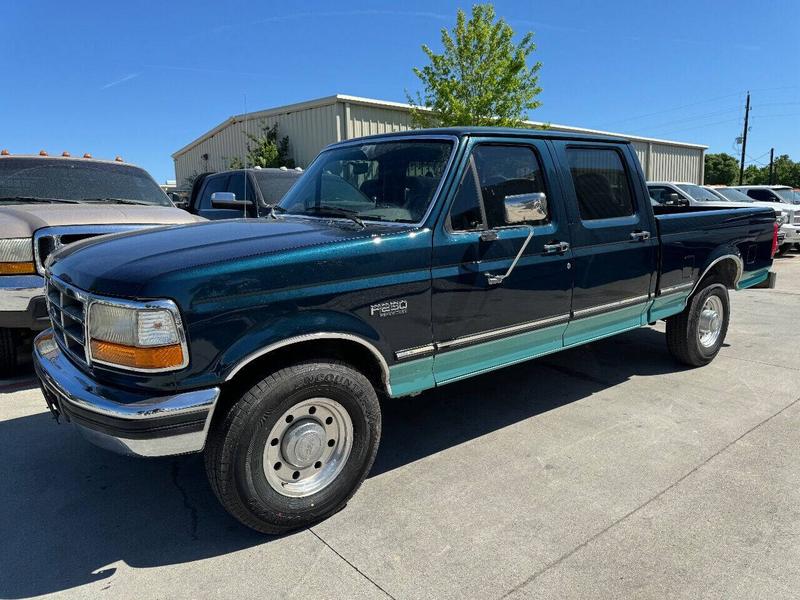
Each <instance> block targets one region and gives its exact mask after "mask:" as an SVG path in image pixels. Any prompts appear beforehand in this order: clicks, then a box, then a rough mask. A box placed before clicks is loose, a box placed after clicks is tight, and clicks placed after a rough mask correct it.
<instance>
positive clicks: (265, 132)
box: [229, 122, 295, 169]
mask: <svg viewBox="0 0 800 600" xmlns="http://www.w3.org/2000/svg"><path fill="white" fill-rule="evenodd" d="M260 128H261V133H260V134H258V135H253V134H252V133H249V132H245V135H246V136H247V140H248V142H247V157H246V160H243V159H242V158H240V157H238V156H237V157H235V158H233V159H231V161H230V164H229V167H230V168H231V169H242V168H244V167H245V166H248V167H262V168H267V167H288V168H290V169H293V168H294V166H295V163H294V160H293V159H292V157H291V155H290V154H289V136H284V137H282V138H280V139H278V124H277V123H275V124H274V125H273V126H272V127H269V126H268V125H266V124H265V123H263V122H262V123H261V124H260Z"/></svg>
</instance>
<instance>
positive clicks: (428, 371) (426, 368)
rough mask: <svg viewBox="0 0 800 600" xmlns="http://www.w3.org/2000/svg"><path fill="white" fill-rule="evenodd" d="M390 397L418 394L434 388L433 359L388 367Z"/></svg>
mask: <svg viewBox="0 0 800 600" xmlns="http://www.w3.org/2000/svg"><path fill="white" fill-rule="evenodd" d="M389 386H390V388H391V393H390V395H391V396H392V397H393V398H398V397H400V396H410V395H412V394H418V393H419V392H422V391H424V390H427V389H430V388H432V387H436V380H434V378H433V357H432V356H427V357H425V358H418V359H416V360H410V361H408V362H402V363H398V364H396V365H392V366H391V367H389Z"/></svg>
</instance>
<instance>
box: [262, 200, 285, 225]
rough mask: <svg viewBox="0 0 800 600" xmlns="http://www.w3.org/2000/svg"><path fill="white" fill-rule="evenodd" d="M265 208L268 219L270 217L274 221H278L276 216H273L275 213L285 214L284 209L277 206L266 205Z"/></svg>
mask: <svg viewBox="0 0 800 600" xmlns="http://www.w3.org/2000/svg"><path fill="white" fill-rule="evenodd" d="M266 208H267V210H268V211H269V212H267V216H268V217H272V218H273V219H275V220H276V221H277V220H278V215H276V214H275V211H277V212H279V213H285V212H286V209H285V208H283V207H282V206H281V205H279V204H267V206H266Z"/></svg>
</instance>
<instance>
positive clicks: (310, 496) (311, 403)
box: [205, 361, 381, 534]
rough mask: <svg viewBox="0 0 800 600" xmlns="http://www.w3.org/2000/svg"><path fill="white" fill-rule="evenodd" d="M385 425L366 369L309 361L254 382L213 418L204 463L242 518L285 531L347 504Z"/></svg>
mask: <svg viewBox="0 0 800 600" xmlns="http://www.w3.org/2000/svg"><path fill="white" fill-rule="evenodd" d="M380 434H381V413H380V405H379V403H378V398H377V395H376V393H375V390H374V388H373V387H372V385H371V384H370V382H369V380H368V379H367V378H366V377H365V376H364V375H362V374H361V373H359V372H358V371H356V370H355V369H353V368H352V367H350V366H349V365H346V364H344V363H340V362H335V361H326V362H322V361H320V362H317V361H313V362H304V363H300V364H297V365H293V366H290V367H287V368H285V369H281V370H279V371H277V372H275V373H273V374H272V375H270V376H269V377H266V378H265V379H263V380H262V381H260V382H259V383H257V384H256V385H254V386H253V387H252V388H251V389H250V390H249V391H247V392H246V393H245V394H244V395H243V396H242V397H241V398H240V399H239V400H238V401H237V402H236V403H235V404H233V406H231V407H230V409H229V410H228V411H227V413H225V415H224V417H223V419H222V420H220V421H219V422H217V424H216V426H214V427H212V431H211V434H210V436H209V440H208V445H207V447H206V451H205V463H206V473H207V475H208V478H209V482H210V483H211V487H212V489H213V490H214V493H215V494H216V496H217V498H218V499H219V500H220V502H221V503H222V505H223V506H224V507H225V508H226V509H227V511H228V512H229V513H231V514H232V515H233V516H234V517H236V518H237V519H238V520H239V521H241V522H242V523H243V524H245V525H247V526H248V527H251V528H253V529H255V530H257V531H260V532H262V533H268V534H279V533H285V532H287V531H291V530H293V529H298V528H300V527H305V526H308V525H311V524H313V523H315V522H317V521H320V520H322V519H325V518H326V517H328V516H330V515H331V514H333V513H335V512H336V511H337V510H339V509H340V508H342V507H343V506H344V504H345V503H346V502H347V500H348V499H349V498H350V497H351V496H352V495H353V494H354V493H355V491H356V490H357V489H358V487H359V486H360V485H361V483H362V481H364V478H365V477H366V476H367V473H368V472H369V469H370V467H371V466H372V463H373V461H374V460H375V454H376V453H377V450H378V441H379V439H380Z"/></svg>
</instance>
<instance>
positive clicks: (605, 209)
mask: <svg viewBox="0 0 800 600" xmlns="http://www.w3.org/2000/svg"><path fill="white" fill-rule="evenodd" d="M567 159H568V160H569V169H570V174H571V175H572V183H573V186H574V187H575V196H576V198H577V200H578V209H579V211H580V216H581V219H582V220H584V221H593V220H597V219H614V218H618V217H627V216H630V215H633V214H634V212H635V209H634V203H633V194H632V193H631V187H630V180H629V178H628V173H627V171H626V170H625V165H624V163H623V161H622V157H621V156H620V153H619V152H618V151H616V150H614V149H611V148H568V149H567Z"/></svg>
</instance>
